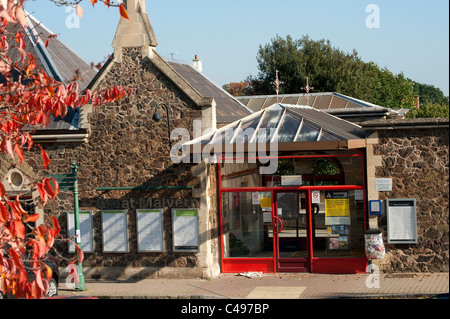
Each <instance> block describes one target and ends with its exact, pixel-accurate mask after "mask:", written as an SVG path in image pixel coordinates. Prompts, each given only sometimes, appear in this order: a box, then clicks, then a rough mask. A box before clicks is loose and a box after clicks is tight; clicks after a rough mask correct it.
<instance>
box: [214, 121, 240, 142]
mask: <svg viewBox="0 0 450 319" xmlns="http://www.w3.org/2000/svg"><path fill="white" fill-rule="evenodd" d="M239 123H240V122H239V121H238V122H236V123H234V125H229V126H227V127H224V128H222V129H220V130H218V131H217V133H216V136H214V139H213V140H212V141H211V144H223V143H224V142H225V143H230V142H231V139H232V137H233V135H234V132H236V129H237V127H238V126H239Z"/></svg>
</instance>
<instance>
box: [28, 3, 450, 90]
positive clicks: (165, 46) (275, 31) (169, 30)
mask: <svg viewBox="0 0 450 319" xmlns="http://www.w3.org/2000/svg"><path fill="white" fill-rule="evenodd" d="M370 4H375V5H377V6H378V8H379V18H380V20H379V21H380V25H379V28H367V26H366V19H367V17H368V16H369V15H370V14H371V13H373V12H366V7H367V6H368V5H370ZM82 6H83V9H84V15H83V18H82V19H81V20H80V21H79V27H76V25H72V26H73V27H72V28H70V27H68V26H70V23H69V24H67V23H66V20H67V19H68V18H69V17H70V15H71V14H72V12H66V10H67V9H66V8H64V7H58V6H56V5H55V4H54V3H52V2H50V1H49V0H28V1H27V2H26V7H25V8H26V10H27V11H29V12H31V13H32V14H33V15H34V16H35V17H36V18H38V19H39V20H40V21H41V22H42V23H43V24H44V25H45V26H46V27H47V28H49V29H50V30H52V31H53V32H54V33H57V34H58V35H59V38H60V39H61V40H62V41H63V42H64V43H66V44H67V45H68V46H69V47H71V48H72V49H73V50H75V51H76V52H77V53H78V54H79V55H80V56H81V57H83V58H84V59H85V60H86V61H88V62H99V61H102V60H103V59H104V58H105V57H107V56H108V55H109V54H110V53H112V46H111V43H112V39H113V37H114V34H115V31H116V27H117V23H118V21H119V14H118V9H117V8H109V9H107V8H106V6H104V5H103V4H101V3H100V4H97V5H96V7H95V8H92V5H91V4H90V2H89V1H88V0H84V1H83V2H82ZM146 8H147V12H148V15H149V17H150V21H151V22H152V25H153V28H154V30H155V33H156V37H157V39H158V42H159V46H158V47H157V51H158V53H159V54H161V55H162V56H164V57H166V58H168V59H169V58H170V56H171V54H172V53H175V52H176V54H174V58H175V59H176V60H181V61H184V62H189V63H191V61H192V59H193V58H194V56H195V55H196V54H198V55H199V58H200V59H202V61H203V69H204V74H205V75H206V76H207V77H208V78H210V79H211V80H212V81H214V82H215V83H216V84H218V85H223V84H226V83H229V82H239V81H242V80H244V79H245V78H246V77H247V76H248V75H250V74H251V75H257V73H258V69H257V63H256V55H257V52H258V48H259V45H260V44H266V43H269V42H270V40H271V39H272V38H274V37H275V36H276V35H280V36H282V37H285V36H286V35H288V34H289V35H291V36H292V37H293V38H294V39H299V38H301V37H302V36H303V35H309V36H310V38H312V39H314V40H320V39H329V40H330V41H331V43H332V45H333V46H334V47H336V48H339V49H341V50H343V51H345V52H351V51H352V50H353V49H355V50H356V51H357V52H358V54H359V55H360V57H361V58H362V59H363V60H364V61H366V62H369V61H373V62H375V63H376V64H377V65H379V66H380V67H387V68H388V69H389V70H391V71H392V72H394V73H400V72H403V73H404V74H405V76H406V77H408V78H411V79H412V80H415V81H418V82H421V83H426V84H431V85H434V86H436V87H439V88H440V89H441V90H442V91H443V92H444V94H445V95H449V1H448V0H430V1H418V0H408V1H406V0H395V1H392V0H391V1H385V0H368V1H365V0H341V1H336V0H316V1H311V0H309V1H305V0H278V1H269V0H227V1H224V0H189V1H188V0H171V1H155V0H146ZM312 86H314V84H313V83H312Z"/></svg>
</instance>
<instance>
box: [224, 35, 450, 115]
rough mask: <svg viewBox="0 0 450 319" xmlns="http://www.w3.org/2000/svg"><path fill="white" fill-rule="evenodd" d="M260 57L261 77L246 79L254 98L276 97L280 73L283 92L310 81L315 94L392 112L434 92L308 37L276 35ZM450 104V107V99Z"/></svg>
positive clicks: (439, 94)
mask: <svg viewBox="0 0 450 319" xmlns="http://www.w3.org/2000/svg"><path fill="white" fill-rule="evenodd" d="M256 59H257V63H258V69H259V73H258V75H257V76H249V77H248V78H247V79H246V81H245V82H246V83H251V87H252V95H267V94H274V90H275V89H274V86H273V81H274V79H275V73H276V71H277V70H278V71H279V76H280V80H281V81H283V85H282V86H281V87H280V94H295V93H300V92H302V91H303V89H302V88H304V87H306V78H307V77H309V80H310V83H311V85H312V86H313V87H314V90H313V92H339V93H342V94H345V95H348V96H352V97H355V98H358V99H361V100H364V101H368V102H371V103H374V104H378V105H381V106H385V107H389V108H413V107H414V105H415V97H414V95H416V94H421V96H422V94H423V93H422V92H424V91H425V90H429V89H430V86H426V85H421V84H418V83H417V82H414V81H412V80H410V79H407V78H406V77H405V76H404V75H403V74H402V73H400V74H393V73H392V72H390V71H389V70H388V69H387V68H380V67H379V66H377V65H376V64H375V63H373V62H368V63H367V62H364V61H362V60H361V58H360V57H359V56H358V53H357V52H356V51H355V50H353V52H351V53H345V52H343V51H341V50H339V49H337V48H335V47H333V46H332V45H331V42H330V41H329V40H324V39H322V40H319V41H314V40H312V39H310V38H309V37H308V36H303V37H302V38H301V39H298V40H294V39H293V38H292V37H291V36H289V35H288V36H286V38H282V37H280V36H278V35H277V36H276V37H275V38H274V39H272V40H271V42H270V43H268V44H265V45H260V47H259V51H258V54H257V57H256ZM224 88H225V89H227V88H228V87H224ZM231 88H232V87H231ZM229 92H230V93H231V94H233V93H234V92H233V91H231V90H230V91H229ZM433 95H434V97H435V99H436V98H437V97H439V101H437V100H434V101H432V102H434V103H441V100H442V99H444V100H445V97H444V96H443V94H442V92H441V91H440V90H439V89H435V90H434V93H433ZM423 98H425V96H424V97H423ZM446 100H447V105H448V97H447V98H446Z"/></svg>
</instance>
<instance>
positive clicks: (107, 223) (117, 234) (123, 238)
mask: <svg viewBox="0 0 450 319" xmlns="http://www.w3.org/2000/svg"><path fill="white" fill-rule="evenodd" d="M127 220H128V212H127V210H103V211H102V228H103V252H105V253H126V252H128V222H127Z"/></svg>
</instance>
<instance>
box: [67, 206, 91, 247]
mask: <svg viewBox="0 0 450 319" xmlns="http://www.w3.org/2000/svg"><path fill="white" fill-rule="evenodd" d="M79 216H80V234H79V236H80V239H81V249H82V250H83V252H85V253H93V252H94V232H93V226H92V211H91V210H82V211H80V212H79ZM67 233H68V234H69V237H72V238H75V216H74V212H73V211H72V212H67ZM72 240H73V241H75V240H74V239H72ZM69 253H75V245H74V244H73V243H72V242H69Z"/></svg>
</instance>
